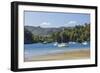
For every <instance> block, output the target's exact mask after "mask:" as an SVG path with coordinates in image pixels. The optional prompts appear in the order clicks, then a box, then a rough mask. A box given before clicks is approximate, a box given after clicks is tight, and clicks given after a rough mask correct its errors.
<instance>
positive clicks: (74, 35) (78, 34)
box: [24, 23, 90, 43]
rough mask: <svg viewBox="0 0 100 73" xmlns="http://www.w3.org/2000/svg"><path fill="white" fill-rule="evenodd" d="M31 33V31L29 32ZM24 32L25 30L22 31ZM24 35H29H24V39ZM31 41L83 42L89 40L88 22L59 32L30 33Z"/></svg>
mask: <svg viewBox="0 0 100 73" xmlns="http://www.w3.org/2000/svg"><path fill="white" fill-rule="evenodd" d="M30 33H31V32H30ZM24 34H25V32H24ZM25 36H30V35H24V41H25ZM31 36H32V37H31V41H32V43H39V42H40V43H43V42H45V41H46V42H47V43H50V42H58V43H61V42H63V43H67V42H70V41H73V42H79V43H81V42H84V41H90V24H87V23H85V24H84V25H77V26H75V27H70V28H63V29H62V30H61V31H59V32H55V33H52V34H50V36H40V35H34V34H32V35H31Z"/></svg>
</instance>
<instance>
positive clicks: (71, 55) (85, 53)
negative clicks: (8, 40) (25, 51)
mask: <svg viewBox="0 0 100 73" xmlns="http://www.w3.org/2000/svg"><path fill="white" fill-rule="evenodd" d="M86 58H90V50H89V49H84V50H83V49H82V50H74V51H65V52H60V53H53V54H46V55H40V56H35V57H31V58H28V57H25V59H24V61H25V62H31V61H50V60H71V59H86Z"/></svg>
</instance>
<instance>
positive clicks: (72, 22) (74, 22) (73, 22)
mask: <svg viewBox="0 0 100 73" xmlns="http://www.w3.org/2000/svg"><path fill="white" fill-rule="evenodd" d="M68 24H77V22H76V21H69V22H68Z"/></svg>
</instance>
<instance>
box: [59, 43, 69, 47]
mask: <svg viewBox="0 0 100 73" xmlns="http://www.w3.org/2000/svg"><path fill="white" fill-rule="evenodd" d="M66 46H68V45H67V44H66V43H60V44H58V47H66Z"/></svg>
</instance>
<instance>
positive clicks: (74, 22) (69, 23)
mask: <svg viewBox="0 0 100 73" xmlns="http://www.w3.org/2000/svg"><path fill="white" fill-rule="evenodd" d="M76 25H77V21H74V20H73V21H67V23H66V24H64V26H67V27H73V26H76Z"/></svg>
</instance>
